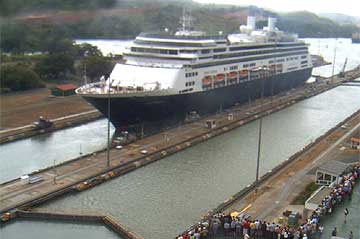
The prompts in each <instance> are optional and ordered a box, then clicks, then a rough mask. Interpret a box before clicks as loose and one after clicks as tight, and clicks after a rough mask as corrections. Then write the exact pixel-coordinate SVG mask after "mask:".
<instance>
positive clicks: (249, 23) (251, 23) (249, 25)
mask: <svg viewBox="0 0 360 239" xmlns="http://www.w3.org/2000/svg"><path fill="white" fill-rule="evenodd" d="M255 22H256V17H255V16H248V17H247V28H248V29H251V30H255Z"/></svg>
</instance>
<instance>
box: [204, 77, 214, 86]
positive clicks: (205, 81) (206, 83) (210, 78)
mask: <svg viewBox="0 0 360 239" xmlns="http://www.w3.org/2000/svg"><path fill="white" fill-rule="evenodd" d="M211 82H212V77H211V76H205V77H204V79H202V83H203V85H211Z"/></svg>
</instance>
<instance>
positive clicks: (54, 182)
mask: <svg viewBox="0 0 360 239" xmlns="http://www.w3.org/2000/svg"><path fill="white" fill-rule="evenodd" d="M55 165H56V159H54V181H53V184H56V166H55Z"/></svg>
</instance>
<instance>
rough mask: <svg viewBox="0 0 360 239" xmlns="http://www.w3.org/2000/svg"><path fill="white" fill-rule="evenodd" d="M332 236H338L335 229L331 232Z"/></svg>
mask: <svg viewBox="0 0 360 239" xmlns="http://www.w3.org/2000/svg"><path fill="white" fill-rule="evenodd" d="M331 236H333V237H336V236H337V229H336V227H334V230H332V232H331Z"/></svg>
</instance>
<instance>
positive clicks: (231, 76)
mask: <svg viewBox="0 0 360 239" xmlns="http://www.w3.org/2000/svg"><path fill="white" fill-rule="evenodd" d="M237 75H238V73H237V72H236V71H232V72H230V73H227V75H226V76H227V78H228V79H233V78H236V77H237Z"/></svg>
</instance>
